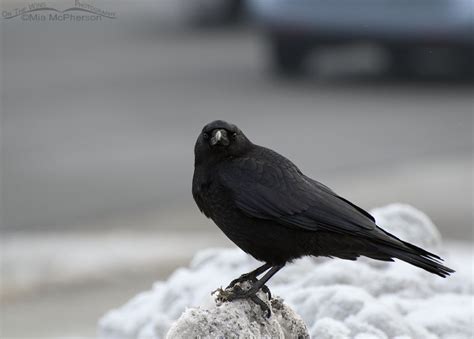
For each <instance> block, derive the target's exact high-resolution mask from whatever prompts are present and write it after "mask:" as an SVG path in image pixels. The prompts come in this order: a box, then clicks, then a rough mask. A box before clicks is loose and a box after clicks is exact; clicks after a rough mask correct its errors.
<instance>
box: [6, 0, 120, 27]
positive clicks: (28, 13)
mask: <svg viewBox="0 0 474 339" xmlns="http://www.w3.org/2000/svg"><path fill="white" fill-rule="evenodd" d="M116 17H117V16H116V14H115V12H111V11H106V10H103V9H100V8H98V7H96V6H93V5H91V4H89V3H86V2H82V1H80V0H74V6H72V7H69V8H66V9H58V8H55V7H51V6H48V5H47V4H46V3H45V2H33V3H30V4H29V5H27V6H24V7H18V8H15V9H13V10H2V18H3V19H14V18H19V19H21V20H22V21H32V22H34V21H52V22H93V21H101V20H102V19H115V18H116Z"/></svg>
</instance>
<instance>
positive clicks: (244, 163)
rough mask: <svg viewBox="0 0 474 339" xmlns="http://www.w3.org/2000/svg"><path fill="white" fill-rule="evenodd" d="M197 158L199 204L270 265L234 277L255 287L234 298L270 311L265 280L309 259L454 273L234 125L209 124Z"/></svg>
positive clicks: (231, 296)
mask: <svg viewBox="0 0 474 339" xmlns="http://www.w3.org/2000/svg"><path fill="white" fill-rule="evenodd" d="M194 153H195V162H194V175H193V184H192V193H193V197H194V200H195V202H196V204H197V206H198V207H199V209H200V210H201V212H202V213H204V215H205V216H206V217H208V218H211V219H212V220H213V221H214V222H215V223H216V224H217V226H218V227H219V228H220V229H221V230H222V231H223V232H224V233H225V235H226V236H227V237H228V238H229V239H230V240H232V241H233V242H234V243H235V244H236V245H237V246H238V247H240V248H241V249H242V250H243V251H245V252H246V253H248V254H250V255H251V256H253V257H254V258H255V259H257V260H259V261H261V262H263V263H264V264H263V265H262V266H260V267H258V268H257V269H255V270H254V271H252V272H249V273H246V274H243V275H241V276H240V277H239V278H237V279H235V280H233V281H232V282H231V283H230V285H229V286H228V288H233V287H234V286H235V285H236V284H237V283H241V282H244V281H248V282H251V284H252V285H251V287H250V288H249V289H248V290H246V291H243V290H242V289H241V288H237V289H235V290H233V292H232V293H230V294H229V295H228V297H227V300H234V299H242V298H251V299H252V300H254V301H255V302H257V303H259V304H260V305H261V306H262V308H264V306H263V303H262V302H261V301H259V299H258V298H257V297H256V293H257V292H258V291H259V290H260V289H262V290H264V291H268V288H267V287H266V286H265V283H266V282H267V281H268V280H269V279H270V278H271V277H272V276H273V275H274V274H275V273H277V272H278V271H279V270H280V269H282V268H283V266H284V265H285V264H286V263H289V262H291V261H293V260H294V259H297V258H300V257H302V256H316V257H317V256H325V257H331V258H333V257H337V258H341V259H347V260H356V259H357V258H358V257H359V256H366V257H369V258H372V259H376V260H382V261H394V260H393V259H394V258H397V259H400V260H403V261H405V262H407V263H409V264H412V265H414V266H417V267H420V268H422V269H424V270H426V271H428V272H431V273H433V274H436V275H439V276H440V277H443V278H444V277H446V276H449V275H450V273H453V272H454V271H453V270H452V269H450V268H448V267H446V266H443V265H442V264H441V263H440V261H442V259H441V258H440V257H439V256H437V255H435V254H433V253H430V252H428V251H426V250H424V249H422V248H420V247H417V246H415V245H412V244H410V243H408V242H405V241H403V240H401V239H399V238H397V237H396V236H394V235H392V234H390V233H388V232H387V231H384V230H383V229H382V228H380V227H378V226H377V224H376V222H375V219H374V218H373V217H372V216H371V215H370V214H369V213H368V212H366V211H365V210H363V209H362V208H360V207H358V206H356V205H355V204H353V203H352V202H350V201H348V200H346V199H344V198H343V197H341V196H339V195H337V194H336V193H335V192H334V191H332V190H331V189H330V188H328V187H327V186H325V185H323V184H321V183H320V182H318V181H316V180H313V179H311V178H310V177H308V176H306V175H304V174H303V173H302V172H301V171H300V170H299V169H298V167H296V165H294V164H293V163H292V162H291V161H290V160H288V159H287V158H285V157H284V156H282V155H280V154H278V153H277V152H275V151H273V150H271V149H268V148H265V147H262V146H258V145H255V144H253V143H252V142H251V141H250V140H249V139H248V138H247V137H246V136H245V134H244V133H242V131H241V130H240V129H239V128H238V127H237V126H235V125H233V124H230V123H227V122H225V121H222V120H216V121H213V122H211V123H209V124H207V125H206V126H204V128H203V129H202V131H201V133H200V135H199V137H198V138H197V141H196V145H195V148H194ZM264 272H266V273H265V274H264V275H263V277H262V278H261V279H257V277H258V276H260V275H262V274H263V273H264ZM235 287H238V286H235ZM226 290H227V289H226ZM267 311H268V312H269V310H267ZM268 314H269V313H268Z"/></svg>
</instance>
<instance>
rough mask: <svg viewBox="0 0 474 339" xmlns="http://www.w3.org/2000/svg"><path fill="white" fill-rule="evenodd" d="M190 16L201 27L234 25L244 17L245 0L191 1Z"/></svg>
mask: <svg viewBox="0 0 474 339" xmlns="http://www.w3.org/2000/svg"><path fill="white" fill-rule="evenodd" d="M188 3H189V5H190V6H191V11H190V16H191V19H192V21H193V22H195V23H197V24H200V25H215V24H232V23H235V22H237V21H239V20H240V19H241V18H242V17H243V15H244V9H245V1H244V0H190V1H188Z"/></svg>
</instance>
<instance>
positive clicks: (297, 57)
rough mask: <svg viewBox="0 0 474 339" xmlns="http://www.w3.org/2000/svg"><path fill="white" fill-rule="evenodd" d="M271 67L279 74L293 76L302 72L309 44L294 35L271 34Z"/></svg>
mask: <svg viewBox="0 0 474 339" xmlns="http://www.w3.org/2000/svg"><path fill="white" fill-rule="evenodd" d="M270 44H271V58H272V63H273V69H274V70H275V71H276V72H277V73H278V74H280V75H284V76H295V75H300V74H302V73H303V70H304V63H305V60H306V57H307V55H308V53H309V46H308V44H307V43H305V42H304V41H303V40H299V39H297V38H295V37H286V36H281V35H277V34H276V35H272V36H271V38H270Z"/></svg>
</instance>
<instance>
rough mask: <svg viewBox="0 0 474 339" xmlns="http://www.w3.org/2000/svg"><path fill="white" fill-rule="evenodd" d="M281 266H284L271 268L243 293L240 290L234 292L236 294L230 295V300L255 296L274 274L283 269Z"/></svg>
mask: <svg viewBox="0 0 474 339" xmlns="http://www.w3.org/2000/svg"><path fill="white" fill-rule="evenodd" d="M283 266H285V265H278V266H273V267H272V268H271V269H270V270H269V271H268V272H267V273H265V275H264V276H263V277H262V278H261V279H260V280H257V281H256V282H255V283H254V284H253V285H252V287H250V289H248V290H247V291H243V290H242V289H240V291H236V293H233V294H232V296H231V299H243V298H248V297H250V296H252V295H255V294H256V293H257V292H258V290H259V289H261V288H262V287H263V286H264V285H265V283H266V282H267V281H268V280H270V278H271V277H273V276H274V275H275V273H277V272H278V271H279V270H281V269H282V268H283Z"/></svg>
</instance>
